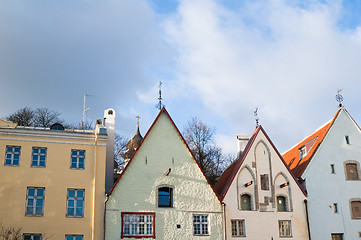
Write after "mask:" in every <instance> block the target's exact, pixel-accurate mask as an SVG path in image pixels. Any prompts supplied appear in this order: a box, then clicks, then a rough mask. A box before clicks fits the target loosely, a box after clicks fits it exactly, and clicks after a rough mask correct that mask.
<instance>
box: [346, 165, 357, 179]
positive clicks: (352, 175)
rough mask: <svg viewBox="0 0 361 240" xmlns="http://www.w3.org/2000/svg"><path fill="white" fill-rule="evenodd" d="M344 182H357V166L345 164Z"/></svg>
mask: <svg viewBox="0 0 361 240" xmlns="http://www.w3.org/2000/svg"><path fill="white" fill-rule="evenodd" d="M345 167H346V180H358V173H357V164H356V163H346V164H345Z"/></svg>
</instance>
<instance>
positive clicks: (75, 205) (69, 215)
mask: <svg viewBox="0 0 361 240" xmlns="http://www.w3.org/2000/svg"><path fill="white" fill-rule="evenodd" d="M69 191H75V193H74V197H70V198H69ZM78 191H83V197H82V198H81V197H80V198H78V197H77V195H78V194H77V193H78ZM70 200H73V201H74V206H72V207H69V201H70ZM79 200H82V205H83V206H82V214H81V216H80V215H79V216H78V215H77V208H78V207H77V205H78V202H77V201H79ZM70 208H74V213H73V214H72V215H71V214H69V209H70ZM84 208H85V189H75V188H68V190H67V197H66V217H70V218H83V217H84V212H85V211H84Z"/></svg>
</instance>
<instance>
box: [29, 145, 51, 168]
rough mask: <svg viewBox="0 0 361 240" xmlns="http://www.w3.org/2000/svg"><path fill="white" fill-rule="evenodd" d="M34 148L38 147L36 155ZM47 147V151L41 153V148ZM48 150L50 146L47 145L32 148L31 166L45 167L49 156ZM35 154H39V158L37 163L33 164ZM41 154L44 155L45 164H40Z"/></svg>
mask: <svg viewBox="0 0 361 240" xmlns="http://www.w3.org/2000/svg"><path fill="white" fill-rule="evenodd" d="M34 149H38V150H39V152H38V153H36V155H34ZM42 149H45V153H41V150H42ZM47 152H48V148H47V147H33V148H32V150H31V163H30V166H31V167H39V168H45V167H46V157H47ZM34 156H38V160H35V161H36V163H37V165H33V163H34ZM41 156H44V158H45V159H44V166H40V162H41V161H42V160H41Z"/></svg>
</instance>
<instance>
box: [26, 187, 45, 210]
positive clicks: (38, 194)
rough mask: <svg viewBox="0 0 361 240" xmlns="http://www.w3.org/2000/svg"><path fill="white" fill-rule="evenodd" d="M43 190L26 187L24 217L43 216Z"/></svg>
mask: <svg viewBox="0 0 361 240" xmlns="http://www.w3.org/2000/svg"><path fill="white" fill-rule="evenodd" d="M44 196H45V188H35V187H28V190H27V193H26V212H25V215H26V216H43V214H44Z"/></svg>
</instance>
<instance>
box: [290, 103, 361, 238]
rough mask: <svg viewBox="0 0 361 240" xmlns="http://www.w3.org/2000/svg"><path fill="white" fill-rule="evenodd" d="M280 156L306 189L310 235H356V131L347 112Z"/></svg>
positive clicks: (359, 135)
mask: <svg viewBox="0 0 361 240" xmlns="http://www.w3.org/2000/svg"><path fill="white" fill-rule="evenodd" d="M283 158H284V160H285V161H286V163H287V164H288V166H289V167H290V169H291V171H292V172H293V173H294V175H295V177H297V179H298V180H299V181H300V182H301V183H302V186H303V187H304V189H305V190H306V191H307V196H308V205H309V219H310V228H311V236H312V239H314V240H318V239H322V240H327V239H330V240H355V239H361V171H360V163H361V131H360V127H359V126H358V125H357V123H356V122H355V121H354V119H353V118H352V117H351V116H350V114H349V113H348V112H347V110H346V109H345V108H343V107H340V108H339V110H338V111H337V113H336V115H335V116H334V117H333V119H331V120H330V121H329V122H327V123H326V124H324V125H323V126H322V127H320V128H319V129H317V130H316V131H315V132H313V133H311V134H310V135H309V136H307V137H306V138H305V139H303V140H302V141H300V142H299V143H297V144H296V145H295V146H294V147H292V148H291V149H289V150H288V151H287V152H285V153H284V154H283Z"/></svg>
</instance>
